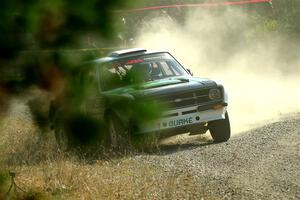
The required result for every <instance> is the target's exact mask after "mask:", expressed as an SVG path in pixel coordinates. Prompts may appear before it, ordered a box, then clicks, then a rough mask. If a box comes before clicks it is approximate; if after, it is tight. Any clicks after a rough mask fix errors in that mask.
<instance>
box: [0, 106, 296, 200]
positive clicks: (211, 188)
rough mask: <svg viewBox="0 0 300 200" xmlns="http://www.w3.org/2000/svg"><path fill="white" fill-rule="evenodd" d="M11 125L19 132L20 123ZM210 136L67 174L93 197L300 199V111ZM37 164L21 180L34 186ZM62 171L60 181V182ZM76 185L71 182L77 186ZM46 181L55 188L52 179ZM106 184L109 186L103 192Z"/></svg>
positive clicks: (77, 168) (73, 168)
mask: <svg viewBox="0 0 300 200" xmlns="http://www.w3.org/2000/svg"><path fill="white" fill-rule="evenodd" d="M14 110H15V111H14V112H12V113H11V115H12V116H18V118H13V119H12V120H11V121H12V122H11V123H12V124H14V123H18V122H19V121H22V122H24V123H23V124H28V123H29V122H28V121H26V120H25V121H24V119H28V118H30V115H27V114H28V112H29V111H28V109H26V106H24V105H22V104H20V105H19V106H15V109H14ZM24 113H25V114H24ZM26 113H27V114H26ZM19 118H20V119H19ZM16 121H17V122H16ZM8 124H9V123H8ZM23 124H21V125H22V126H23ZM29 124H30V123H29ZM4 128H5V127H4ZM10 129H12V132H11V133H15V132H16V130H15V127H11V128H10ZM10 129H8V128H7V129H5V130H6V132H9V130H10ZM23 129H24V127H23ZM26 130H27V129H26ZM23 131H24V130H23ZM28 132H30V127H29V128H28ZM9 133H10V132H9ZM2 139H3V137H2ZM3 140H4V139H3ZM209 140H210V138H209V137H202V136H192V138H190V139H186V138H185V137H183V140H182V141H180V144H178V143H173V144H172V143H170V142H169V143H168V144H164V145H163V146H162V150H161V151H160V152H159V153H153V154H146V155H135V156H134V155H133V156H128V157H124V158H121V161H119V160H116V161H115V160H112V161H111V162H108V164H107V165H106V164H105V165H103V164H99V165H98V164H93V165H89V164H87V165H86V164H80V165H78V164H76V162H75V164H74V163H73V164H72V162H70V161H65V165H66V166H69V167H66V168H65V171H67V172H65V173H66V174H65V175H64V177H66V179H67V177H68V173H69V174H72V173H73V171H75V172H76V173H77V172H80V174H81V176H78V180H77V179H76V180H77V181H78V182H79V185H80V187H79V188H85V187H86V188H92V189H94V192H93V193H92V194H91V195H95V196H91V197H94V198H92V199H103V198H104V199H107V198H108V197H109V198H108V199H201V200H206V199H208V200H211V199H238V200H240V199H272V200H273V199H300V113H296V114H290V115H288V116H287V117H284V118H282V119H281V120H279V121H278V122H273V123H271V122H270V123H269V124H267V125H265V126H262V127H259V128H255V129H252V130H249V131H246V132H243V133H240V134H238V135H234V136H233V137H232V138H231V139H230V140H229V141H228V142H226V143H220V144H212V143H211V142H210V141H209ZM0 146H1V142H0ZM60 162H63V161H60ZM60 162H58V167H57V168H55V163H52V165H53V167H50V169H51V170H52V171H53V173H54V174H55V173H58V172H59V171H60V164H59V163H60ZM70 163H71V164H70ZM100 163H103V161H100ZM105 163H106V162H105ZM70 165H71V166H70ZM40 167H41V168H42V169H43V168H45V167H47V166H43V165H41V166H40ZM31 168H32V166H23V168H22V170H21V169H20V170H21V171H22V174H23V176H24V177H25V178H24V177H23V179H22V177H21V178H20V179H19V182H20V183H22V181H23V182H24V183H26V184H27V185H28V179H30V178H32V172H31V171H32V169H31ZM20 170H19V171H20ZM26 170H27V171H26ZM38 170H39V169H38ZM38 170H37V171H38ZM51 170H50V171H51ZM44 171H45V170H42V172H43V173H44ZM57 171H58V172H57ZM43 173H42V174H43ZM34 174H35V175H34V176H35V178H36V179H39V178H40V179H41V180H40V181H41V182H42V180H48V179H45V178H44V176H45V175H41V176H38V175H37V174H36V171H35V173H34ZM58 174H59V176H58V177H54V178H53V181H54V182H55V181H57V180H60V173H58ZM26 177H29V178H26ZM50 177H52V175H51V176H50ZM79 178H82V180H81V179H79ZM51 180H52V179H51ZM70 180H71V179H70ZM35 182H37V183H38V182H39V181H33V182H32V185H31V187H33V186H34V183H35ZM55 183H56V182H55ZM76 183H77V182H72V183H70V185H71V186H72V187H74V188H76ZM44 184H45V185H46V186H47V187H49V188H51V182H50V183H48V181H46V182H45V183H44ZM83 184H86V185H83ZM71 186H70V188H72V187H71ZM104 186H107V190H104V189H102V190H101V188H104ZM56 187H57V186H55V187H54V188H56ZM113 189H114V190H116V191H114V190H113ZM42 191H44V190H42ZM83 191H84V192H83ZM87 191H88V190H87V189H86V190H83V189H82V190H78V191H77V190H75V191H74V194H77V193H78V195H79V196H80V195H83V194H85V193H87ZM116 192H117V193H116ZM106 193H108V195H109V196H108V197H107V196H105V194H106ZM103 195H104V196H103ZM126 195H127V196H128V198H126ZM70 199H72V198H70Z"/></svg>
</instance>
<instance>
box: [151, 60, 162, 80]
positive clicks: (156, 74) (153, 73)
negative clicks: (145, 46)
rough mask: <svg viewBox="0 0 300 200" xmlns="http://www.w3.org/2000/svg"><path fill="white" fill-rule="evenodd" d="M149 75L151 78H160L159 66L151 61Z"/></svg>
mask: <svg viewBox="0 0 300 200" xmlns="http://www.w3.org/2000/svg"><path fill="white" fill-rule="evenodd" d="M150 66H151V67H150V76H151V79H152V80H156V79H160V78H161V77H162V73H161V70H160V68H159V66H158V65H157V64H156V63H155V62H153V63H151V64H150Z"/></svg>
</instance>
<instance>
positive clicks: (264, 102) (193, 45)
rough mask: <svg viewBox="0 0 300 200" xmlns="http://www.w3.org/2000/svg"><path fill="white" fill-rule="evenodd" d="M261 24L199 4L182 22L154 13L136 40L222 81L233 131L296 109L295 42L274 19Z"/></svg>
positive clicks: (298, 65) (299, 107) (299, 93)
mask: <svg viewBox="0 0 300 200" xmlns="http://www.w3.org/2000/svg"><path fill="white" fill-rule="evenodd" d="M261 24H262V25H260V24H259V21H258V20H257V16H255V15H254V14H251V13H247V12H241V11H239V10H238V9H236V10H233V9H231V10H229V9H228V10H226V11H224V12H222V13H221V12H219V13H212V12H211V10H209V9H208V10H205V9H199V10H194V11H191V12H188V13H187V14H186V16H185V20H184V22H183V23H182V22H181V23H180V24H179V23H178V22H176V21H175V20H172V19H171V18H160V17H158V18H152V19H151V20H149V21H148V22H147V23H145V25H144V27H143V28H142V29H140V32H139V34H138V35H139V36H138V37H137V39H136V41H137V46H139V47H146V48H148V49H154V50H167V51H170V52H171V53H172V54H173V55H174V56H175V57H176V58H177V59H178V60H179V61H180V62H181V64H183V66H185V67H186V68H189V69H191V70H192V71H193V73H194V76H196V77H207V78H210V79H214V80H218V81H220V82H221V83H223V84H224V85H225V87H226V89H227V91H228V93H229V107H228V111H229V115H230V118H231V125H232V131H233V134H237V133H241V132H243V131H246V130H248V129H250V128H254V127H256V126H260V125H263V124H265V123H267V122H270V121H275V120H278V119H279V118H280V117H282V116H284V115H286V114H289V113H293V112H299V111H300V103H299V102H300V89H299V85H300V80H299V78H300V77H299V73H300V59H299V58H298V56H297V55H296V54H297V53H296V52H300V49H299V47H298V46H299V45H295V43H294V41H290V40H289V39H288V38H286V37H285V36H284V35H280V34H279V33H278V32H276V31H272V26H275V25H276V22H274V21H273V22H272V21H271V22H270V24H271V25H270V24H267V22H262V23H261ZM268 26H269V27H268ZM268 28H269V29H270V30H266V29H268ZM297 48H298V49H297Z"/></svg>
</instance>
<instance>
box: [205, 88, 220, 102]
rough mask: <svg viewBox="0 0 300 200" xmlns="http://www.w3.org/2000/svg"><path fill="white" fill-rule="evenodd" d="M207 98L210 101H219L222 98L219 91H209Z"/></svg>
mask: <svg viewBox="0 0 300 200" xmlns="http://www.w3.org/2000/svg"><path fill="white" fill-rule="evenodd" d="M208 97H209V98H210V99H211V100H215V99H221V97H222V95H221V90H220V89H211V90H209V93H208Z"/></svg>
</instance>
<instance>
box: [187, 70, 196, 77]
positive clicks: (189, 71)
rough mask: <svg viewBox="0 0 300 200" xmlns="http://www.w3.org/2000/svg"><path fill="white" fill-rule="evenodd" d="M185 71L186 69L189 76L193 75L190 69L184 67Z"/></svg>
mask: <svg viewBox="0 0 300 200" xmlns="http://www.w3.org/2000/svg"><path fill="white" fill-rule="evenodd" d="M186 71H187V72H188V73H189V74H190V75H191V76H193V75H194V74H193V72H192V71H191V70H190V69H186Z"/></svg>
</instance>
